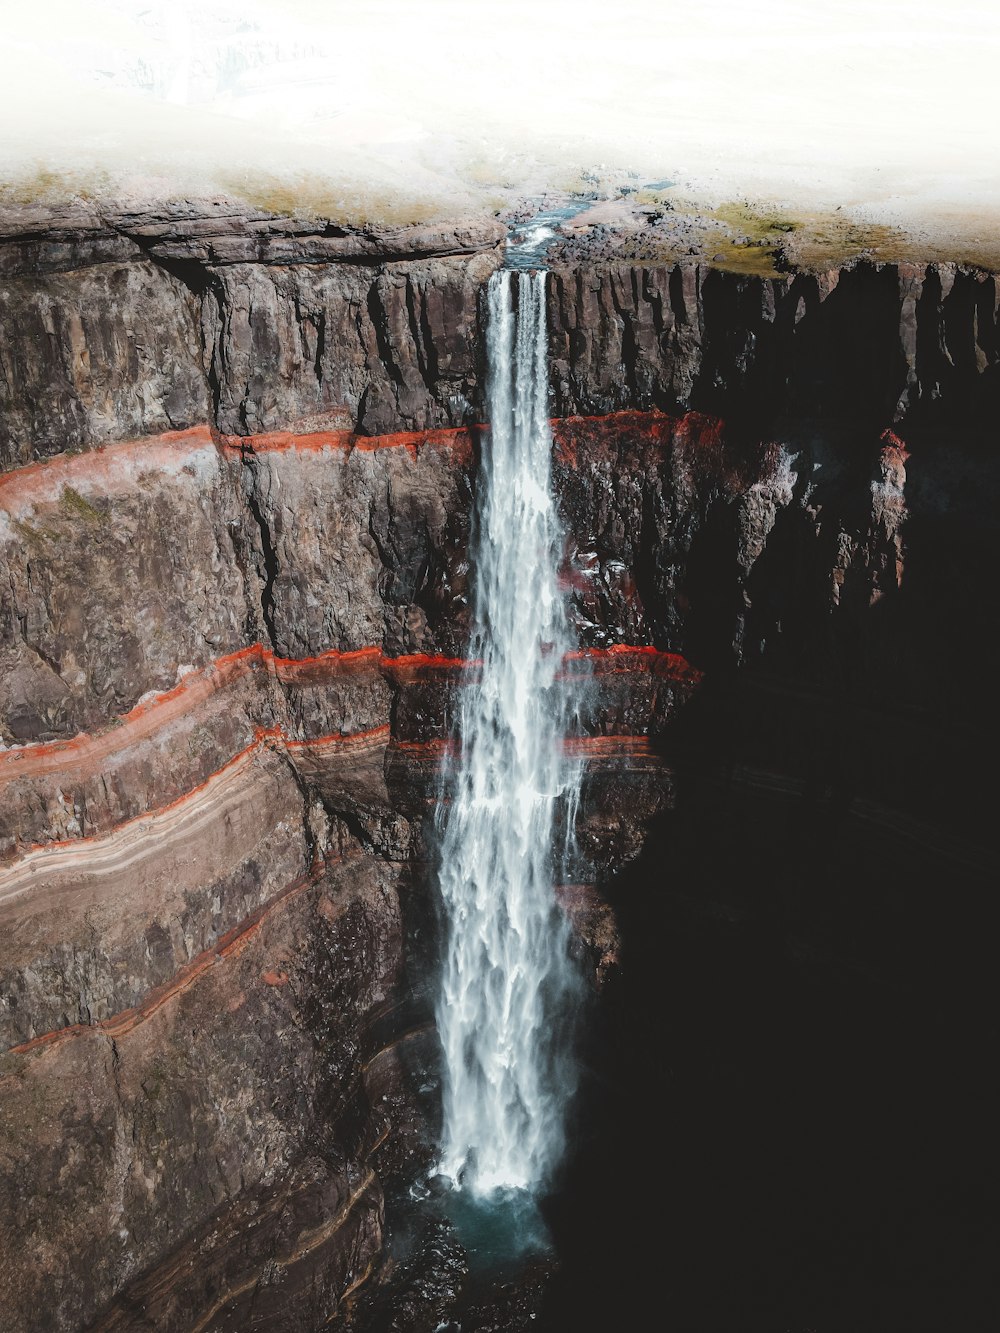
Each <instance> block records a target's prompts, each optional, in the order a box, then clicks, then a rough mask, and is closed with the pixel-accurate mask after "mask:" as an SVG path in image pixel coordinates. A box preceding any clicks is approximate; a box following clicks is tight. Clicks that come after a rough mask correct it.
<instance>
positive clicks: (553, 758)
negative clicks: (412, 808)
mask: <svg viewBox="0 0 1000 1333" xmlns="http://www.w3.org/2000/svg"><path fill="white" fill-rule="evenodd" d="M487 359H488V382H487V399H488V408H489V423H490V435H489V440H488V443H487V445H486V447H485V448H484V451H483V459H482V463H481V468H480V474H479V505H478V510H477V527H476V531H475V534H474V537H473V568H474V571H475V576H476V599H475V606H474V610H473V630H472V642H471V654H470V655H471V657H472V658H474V659H477V660H479V661H481V662H482V671H481V675H479V676H477V678H476V679H475V680H474V682H473V683H471V684H469V685H467V686H466V687H465V688H464V690H463V692H462V694H461V698H460V701H459V714H458V740H459V745H458V747H457V751H458V753H457V757H456V758H455V760H454V761H453V763H454V767H453V770H452V772H451V773H450V774H449V775H448V781H447V782H446V789H448V790H449V791H450V800H442V802H441V804H440V805H439V809H438V815H439V822H440V825H442V826H443V836H442V840H441V869H440V884H441V893H442V897H443V901H444V909H445V920H446V945H445V958H444V968H443V979H442V986H441V991H440V995H439V1001H438V1012H437V1021H438V1029H439V1032H440V1036H441V1041H442V1044H443V1049H444V1127H443V1149H442V1159H441V1163H440V1170H441V1172H442V1174H444V1175H445V1176H447V1177H449V1178H450V1179H451V1180H452V1182H454V1183H455V1184H456V1185H458V1184H461V1185H462V1186H463V1188H465V1189H468V1190H469V1191H471V1193H472V1194H473V1196H476V1197H483V1196H486V1195H490V1194H492V1193H494V1192H495V1191H497V1190H507V1189H510V1190H516V1189H522V1190H529V1191H530V1190H533V1189H534V1188H536V1187H538V1186H539V1185H541V1184H542V1183H543V1182H544V1181H545V1179H546V1176H547V1174H548V1173H549V1171H550V1169H551V1168H552V1167H553V1165H554V1164H555V1163H556V1161H557V1160H558V1157H559V1155H560V1152H561V1149H562V1144H563V1123H562V1122H563V1110H564V1104H565V1101H566V1098H567V1096H568V1093H569V1091H570V1078H569V1076H568V1068H569V1059H568V1052H567V1050H566V1046H567V1035H566V1031H567V1027H568V1022H567V1019H568V1016H569V1015H570V1014H571V1011H572V1009H573V1007H574V1000H575V985H576V978H575V973H574V970H573V967H572V964H571V962H570V960H569V957H568V952H567V944H568V927H567V924H566V921H565V917H564V914H563V912H562V911H561V910H560V908H559V907H558V905H557V903H556V900H555V876H556V875H557V874H558V873H559V871H560V870H561V864H562V861H563V860H564V858H565V855H566V853H567V851H568V846H567V842H568V839H569V837H571V830H572V827H573V820H574V816H575V813H576V803H577V797H578V794H579V784H580V769H579V765H578V764H577V763H576V762H574V761H570V760H568V759H567V758H566V757H565V755H564V753H563V738H564V736H565V735H566V734H567V731H568V729H569V727H570V725H571V724H572V721H573V714H574V712H575V701H574V698H573V694H572V690H571V687H570V683H569V682H567V681H566V680H561V681H557V677H558V676H559V674H560V670H561V667H562V662H563V655H564V653H565V652H566V651H567V650H568V648H569V647H570V643H569V636H568V629H567V621H566V606H565V601H564V598H563V596H562V593H561V591H560V589H559V584H558V568H559V563H560V559H561V555H562V531H561V527H560V523H559V518H558V515H557V513H556V509H555V504H554V501H553V496H552V487H551V475H550V473H551V454H552V434H551V431H550V428H549V422H548V402H547V385H548V363H547V350H546V318H545V273H544V272H511V271H510V270H501V271H500V272H498V273H495V274H494V275H493V277H492V278H491V280H490V284H489V289H488V331H487ZM560 812H561V814H562V818H561V819H560V817H559V816H560ZM560 824H561V825H562V827H563V829H564V830H569V831H570V832H569V833H567V832H565V831H564V833H563V835H562V837H561V838H560V839H559V841H560V842H561V843H562V844H563V845H562V847H561V848H559V849H557V848H556V847H555V846H554V844H555V842H556V840H557V829H558V827H559V826H560Z"/></svg>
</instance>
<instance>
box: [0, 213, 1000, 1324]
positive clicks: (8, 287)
mask: <svg viewBox="0 0 1000 1333" xmlns="http://www.w3.org/2000/svg"><path fill="white" fill-rule="evenodd" d="M502 236H503V230H502V228H501V227H500V225H499V224H498V223H495V222H493V221H492V220H487V221H484V222H481V223H475V224H469V223H467V224H461V225H458V226H455V227H442V228H434V229H429V228H408V229H401V230H400V231H398V232H395V233H392V232H382V233H379V232H375V231H373V230H364V229H356V230H351V229H345V228H338V227H333V226H327V225H322V224H314V225H310V224H306V223H302V222H299V221H297V220H294V219H289V218H276V217H274V216H271V215H268V214H264V213H260V214H252V213H247V212H245V211H244V212H240V211H238V210H234V209H232V208H230V207H227V206H225V205H222V204H220V205H218V206H214V207H211V208H207V209H206V208H204V207H197V208H196V207H194V206H186V205H185V206H176V207H173V208H170V209H164V210H162V211H159V212H148V213H141V212H131V213H130V212H125V211H123V212H120V213H114V214H109V213H106V212H105V213H98V212H96V211H88V210H87V209H85V208H83V207H82V206H78V207H74V208H67V209H66V210H64V211H61V212H59V211H51V210H50V211H42V210H17V211H14V212H9V213H7V214H5V215H4V216H3V217H2V219H0V331H2V340H0V468H2V469H3V471H2V472H0V789H2V802H0V922H2V926H3V930H2V938H3V941H4V943H3V949H2V954H0V1047H2V1050H3V1051H4V1052H5V1053H4V1054H2V1055H0V1198H2V1199H3V1202H4V1207H3V1209H2V1210H0V1228H3V1229H4V1241H3V1244H4V1251H5V1253H6V1254H7V1255H8V1262H7V1263H6V1264H5V1267H4V1272H3V1274H2V1276H0V1309H2V1310H3V1311H4V1313H5V1318H6V1325H5V1326H9V1327H11V1328H24V1329H58V1330H75V1329H81V1328H84V1327H92V1328H107V1329H112V1328H143V1327H150V1328H157V1329H177V1330H182V1329H192V1328H195V1327H197V1328H219V1329H221V1328H231V1327H239V1328H261V1329H264V1328H270V1327H274V1328H277V1327H280V1328H302V1329H303V1330H305V1329H313V1328H316V1327H318V1326H320V1325H321V1324H322V1323H323V1322H324V1321H325V1320H327V1319H328V1318H330V1317H332V1316H333V1315H334V1314H335V1313H336V1312H337V1310H338V1309H340V1310H346V1309H347V1308H348V1306H349V1304H350V1299H351V1293H352V1292H353V1291H354V1290H355V1289H356V1288H357V1287H358V1286H359V1284H361V1283H362V1282H363V1281H364V1279H365V1277H366V1276H367V1275H369V1274H370V1273H371V1272H372V1271H373V1269H374V1268H375V1266H376V1265H377V1263H378V1261H379V1256H380V1252H381V1244H382V1231H383V1191H384V1189H385V1188H387V1187H388V1185H390V1184H391V1183H392V1182H393V1181H398V1180H401V1179H403V1178H405V1176H406V1173H407V1172H413V1171H414V1170H416V1165H417V1163H418V1162H420V1161H421V1160H424V1159H425V1158H426V1154H427V1151H428V1148H427V1133H426V1124H425V1121H426V1108H425V1109H424V1110H421V1108H420V1107H419V1106H418V1105H417V1104H416V1101H415V1099H414V1093H413V1089H412V1083H413V1081H412V1080H408V1079H407V1077H406V1069H405V1065H406V1060H407V1058H409V1057H408V1056H406V1054H405V1053H406V1052H407V1051H411V1052H412V1051H416V1050H418V1049H419V1048H421V1044H423V1046H424V1047H426V1048H427V1049H428V1050H429V1049H430V1047H431V1046H432V1043H430V1042H429V1041H428V1039H427V1025H428V1022H429V1008H428V1004H427V995H426V989H427V985H428V959H429V958H430V957H432V955H433V947H432V944H430V943H429V941H431V940H432V938H433V934H434V909H433V898H432V890H431V883H432V876H431V875H429V873H428V868H429V866H430V865H431V864H432V861H433V846H432V839H431V837H430V829H429V819H430V815H431V812H432V810H433V805H434V801H435V799H436V794H437V777H436V772H437V764H438V759H439V757H440V754H441V750H442V747H443V746H444V745H446V744H448V743H449V736H450V730H449V699H450V696H451V692H452V691H453V689H454V686H455V683H456V681H458V680H460V679H461V678H462V676H463V674H464V673H467V672H470V671H474V670H475V669H476V668H475V664H474V663H468V662H465V661H463V651H464V645H465V640H466V631H467V624H468V602H469V597H470V593H471V589H470V571H469V569H468V563H467V545H468V534H469V524H470V521H471V513H472V506H473V497H474V488H475V478H476V458H477V455H478V452H479V451H480V450H481V449H482V448H484V447H488V441H487V439H486V437H485V434H484V432H483V430H482V428H481V425H480V424H479V423H480V422H481V417H482V398H483V395H482V379H483V366H482V346H483V337H482V333H483V330H482V319H483V312H482V305H481V299H480V294H481V291H482V288H483V285H484V283H485V280H486V278H487V276H488V275H489V273H490V272H491V271H492V270H493V268H494V267H495V266H496V265H497V264H498V263H500V262H501V259H502V251H501V248H500V243H501V240H502ZM998 303H1000V293H998V287H997V279H996V278H995V277H994V276H992V275H986V274H982V273H975V272H971V271H964V270H957V269H955V268H954V267H950V266H947V265H938V266H928V267H926V268H917V267H914V266H903V265H898V266H888V265H886V266H881V267H873V266H870V265H865V264H859V265H857V266H855V267H853V268H851V269H847V270H844V271H843V272H840V271H834V272H832V273H826V274H789V275H787V276H784V277H781V278H778V279H760V278H746V277H739V276H736V275H733V274H728V273H723V272H720V271H717V270H714V269H711V268H705V267H704V266H696V265H692V266H685V265H679V266H675V267H672V268H669V269H667V268H665V269H656V268H640V267H636V266H625V267H617V268H611V269H607V268H601V267H599V266H593V267H581V266H578V267H576V268H573V269H560V268H557V269H556V270H555V271H554V272H553V273H552V275H551V277H550V279H549V320H550V354H551V374H552V386H551V390H552V405H553V414H554V416H555V418H556V420H555V422H554V435H555V445H556V483H557V489H558V494H559V499H560V503H561V506H562V509H563V512H564V514H565V516H566V521H567V529H568V533H569V539H568V546H567V551H566V559H565V563H564V569H563V576H564V579H565V581H566V584H567V587H568V588H569V590H570V592H571V596H572V604H573V615H574V621H575V624H576V627H577V630H578V633H579V639H580V652H579V653H578V654H577V655H576V656H574V658H573V659H572V660H570V661H567V663H566V665H565V670H567V671H579V672H585V673H587V674H588V675H590V676H591V677H592V678H593V682H594V684H593V688H592V689H591V690H590V692H589V704H588V715H587V718H586V720H585V734H584V736H583V737H582V738H580V739H578V740H577V741H575V742H574V743H575V744H576V745H577V746H579V748H580V749H581V751H582V752H583V753H584V755H585V757H586V758H587V764H588V768H587V774H588V776H587V780H586V784H585V796H584V801H583V806H582V810H581V816H580V828H579V835H580V837H579V840H580V846H581V867H580V881H581V882H580V883H579V884H575V885H567V886H563V889H562V896H563V899H564V901H565V903H566V905H567V910H569V911H570V913H571V915H572V917H573V919H574V921H575V923H576V924H577V927H578V931H579V935H580V945H579V947H580V950H581V955H582V956H584V957H585V958H586V959H587V961H588V963H589V964H590V965H591V966H592V967H593V969H594V971H595V976H596V977H598V978H599V979H601V980H602V981H603V980H604V979H605V978H606V977H607V975H609V974H610V973H612V972H614V970H615V968H616V966H617V942H616V937H615V932H614V930H613V929H612V928H611V927H610V925H609V917H608V913H607V910H606V907H605V905H604V902H603V899H602V896H601V895H602V894H603V893H604V892H605V891H606V890H608V889H609V888H611V887H612V886H613V884H614V883H615V882H616V880H618V879H620V878H621V877H622V875H623V871H624V869H625V868H626V867H628V865H629V864H631V863H633V862H634V861H636V859H637V858H640V857H641V854H642V851H643V847H644V845H645V844H646V842H647V839H648V837H649V835H650V831H651V830H654V829H655V828H656V827H657V824H658V821H660V820H662V818H664V817H665V813H666V812H667V811H669V810H670V808H671V807H672V806H673V804H674V802H675V799H676V795H677V784H678V781H679V780H681V779H683V778H684V775H685V774H687V775H690V774H691V773H698V772H701V773H702V774H704V773H705V772H709V771H711V773H715V769H714V768H713V765H716V764H717V763H718V762H721V761H720V760H719V750H718V746H715V745H714V744H706V742H705V738H706V737H716V736H717V735H718V734H719V733H720V731H723V730H724V731H725V732H726V734H727V736H728V737H729V738H730V739H729V741H728V742H727V747H726V749H725V764H726V765H727V769H726V771H727V772H728V775H729V779H728V780H730V781H733V780H738V781H742V782H744V783H745V784H746V785H747V786H748V787H750V788H753V789H755V790H758V791H759V790H763V789H767V788H768V787H769V784H770V787H771V788H774V787H775V784H777V786H778V788H780V789H781V790H782V791H783V792H785V793H786V794H787V793H788V792H792V793H796V792H798V793H802V792H808V791H811V790H813V789H815V788H816V787H817V785H818V787H819V789H820V790H822V791H823V792H824V793H828V795H829V799H830V800H832V801H833V802H834V803H835V804H836V807H837V809H838V810H839V811H841V813H842V817H843V818H845V819H848V820H850V819H854V820H862V821H868V822H869V823H874V824H876V825H878V826H879V827H884V828H887V829H891V830H893V831H894V834H893V836H900V837H902V838H908V839H910V840H911V841H913V842H914V843H915V845H918V846H920V847H924V848H926V849H927V850H928V854H929V855H934V856H939V857H943V858H944V859H945V862H946V863H948V864H951V863H952V862H954V864H962V865H969V864H973V865H976V866H978V865H979V864H980V862H981V851H980V849H979V845H978V842H977V838H976V829H977V827H978V826H979V821H981V819H982V814H983V808H984V799H985V798H984V795H983V792H982V791H981V790H980V789H979V788H978V786H977V784H976V782H975V780H974V778H973V777H972V775H970V774H968V773H967V772H964V771H962V769H961V765H960V763H958V762H957V760H956V758H955V757H956V756H959V755H961V754H962V753H963V752H964V751H965V750H967V748H968V745H969V736H970V734H971V733H973V732H976V733H977V734H978V735H980V736H984V735H988V734H989V731H988V728H989V726H990V725H991V724H992V716H991V715H990V713H989V709H990V707H991V705H990V702H989V701H990V699H991V694H992V692H991V690H990V689H989V688H988V681H987V678H986V672H987V670H988V664H986V663H984V662H983V661H982V655H981V653H980V651H979V648H978V645H980V644H981V643H982V642H983V641H984V637H983V636H984V633H985V630H986V626H987V623H988V622H989V620H990V617H991V616H992V604H993V603H994V602H995V594H994V592H993V580H992V579H991V577H990V573H989V561H988V553H989V551H990V548H991V540H992V538H991V527H992V522H993V517H992V516H993V514H994V513H995V506H996V502H997V499H998V498H1000V497H998V496H997V494H996V491H997V485H998V482H997V478H998V470H997V467H996V463H995V461H994V458H993V456H992V445H991V441H990V438H989V434H988V431H989V424H990V423H991V422H992V421H993V420H994V419H995V418H994V415H993V414H994V413H995V408H996V399H997V387H998V376H997V362H998V359H1000V342H998V328H997V318H998V313H997V312H998ZM956 673H958V674H960V676H961V680H962V682H963V688H961V689H960V690H955V689H953V688H950V687H949V685H948V679H949V678H954V676H955V675H956ZM949 759H951V760H952V761H953V762H951V763H949ZM734 775H735V776H734ZM948 858H951V859H952V862H949V861H948ZM426 1060H427V1062H428V1068H431V1067H432V1065H433V1060H432V1057H431V1056H430V1055H427V1056H426ZM428 1077H430V1078H431V1079H432V1078H433V1074H431V1075H429V1076H428ZM431 1116H432V1113H431ZM422 1117H423V1119H422ZM421 1124H424V1129H423V1130H422V1129H421ZM422 1155H423V1156H422ZM279 1311H280V1313H279ZM234 1321H235V1322H234Z"/></svg>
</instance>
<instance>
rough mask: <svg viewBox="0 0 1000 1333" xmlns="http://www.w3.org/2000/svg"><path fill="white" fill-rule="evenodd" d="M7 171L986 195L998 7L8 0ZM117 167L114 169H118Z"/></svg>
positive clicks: (804, 196) (994, 172)
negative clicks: (616, 181) (613, 179)
mask: <svg viewBox="0 0 1000 1333" xmlns="http://www.w3.org/2000/svg"><path fill="white" fill-rule="evenodd" d="M0 17H2V24H0V32H2V34H3V36H2V39H0V40H2V47H0V175H2V177H3V178H4V179H6V180H8V181H9V180H11V179H14V178H17V177H21V178H26V177H30V176H31V175H33V174H35V173H37V172H38V171H39V170H42V171H45V172H47V173H52V172H55V173H56V174H57V175H59V176H61V177H64V178H65V179H66V180H67V181H69V182H73V183H79V182H81V181H86V180H87V179H88V178H90V179H94V180H100V181H103V182H104V183H105V186H106V188H110V187H111V186H113V187H114V188H116V189H119V190H121V189H126V188H127V189H131V190H132V191H134V192H136V193H139V194H143V193H149V192H152V193H159V194H163V193H164V192H167V193H171V192H177V191H187V192H204V191H206V190H217V189H226V188H229V187H231V186H232V185H233V183H234V182H240V181H251V180H254V179H256V180H260V181H263V182H265V183H273V182H274V181H275V180H281V179H284V180H286V181H288V182H289V183H290V184H292V185H293V186H294V185H295V183H296V182H299V183H302V182H308V183H309V187H310V188H314V189H318V188H320V186H321V185H323V186H329V187H330V189H331V190H332V197H333V196H338V195H339V197H340V198H342V199H343V201H345V205H349V204H350V201H351V199H352V198H355V197H356V198H361V197H362V196H364V197H367V198H368V199H369V200H372V199H374V200H378V199H379V198H383V197H386V196H390V195H393V194H395V195H398V196H399V197H405V198H407V199H410V198H422V199H424V200H425V201H437V202H438V203H439V204H440V205H441V207H442V208H444V209H446V210H447V209H448V208H455V207H461V206H465V205H470V204H471V205H475V204H480V205H481V203H482V202H483V201H484V200H487V201H488V200H489V199H490V198H491V197H492V195H493V193H495V192H496V190H497V189H498V188H500V187H505V186H507V187H514V188H517V187H521V186H523V187H524V188H529V189H536V188H538V187H539V186H540V185H544V184H546V183H548V184H550V185H553V186H565V185H572V184H575V183H577V181H578V177H579V173H580V172H581V171H590V172H595V173H597V174H598V175H600V174H601V173H602V172H611V171H615V170H621V171H624V170H631V171H634V172H635V173H637V176H636V179H638V180H640V181H645V180H647V179H649V180H657V179H662V178H669V179H673V180H677V181H679V182H680V183H681V185H682V186H683V188H685V189H690V190H692V191H694V192H695V193H697V194H701V195H704V196H705V197H712V196H714V197H716V198H719V197H732V196H733V195H735V194H741V193H750V194H762V195H767V196H771V197H774V198H780V199H784V200H786V201H790V202H796V201H802V202H808V203H814V202H815V203H840V204H846V205H848V206H857V207H862V208H864V207H867V208H868V209H869V210H874V211H876V212H878V211H879V210H881V212H882V213H883V214H885V215H886V216H894V217H895V216H900V217H905V216H906V215H907V214H914V215H918V216H919V215H921V214H922V213H924V214H925V213H927V212H928V211H933V210H940V211H948V210H962V209H969V208H979V207H987V206H989V207H991V208H992V207H995V206H996V205H997V204H998V202H1000V180H998V161H1000V153H998V148H1000V134H998V131H997V124H998V116H997V106H996V84H997V75H998V70H1000V5H998V4H997V3H995V2H994V3H989V4H977V3H968V2H967V0H956V2H955V3H952V4H948V5H945V4H931V3H927V2H926V0H913V2H910V3H904V2H903V0H866V2H865V3H853V0H827V2H826V3H818V2H817V0H811V2H810V3H794V2H793V0H759V2H758V3H748V0H683V2H682V0H621V2H620V3H613V2H612V0H601V2H600V3H591V0H576V3H572V4H571V3H568V2H567V0H535V2H534V3H530V4H528V3H520V2H519V0H511V3H505V4H497V3H494V2H493V0H466V2H465V3H455V2H454V0H351V2H350V3H341V0H322V3H321V2H320V0H240V3H231V2H230V0H201V2H200V3H194V2H193V0H86V2H84V0H0ZM109 183H110V184H109Z"/></svg>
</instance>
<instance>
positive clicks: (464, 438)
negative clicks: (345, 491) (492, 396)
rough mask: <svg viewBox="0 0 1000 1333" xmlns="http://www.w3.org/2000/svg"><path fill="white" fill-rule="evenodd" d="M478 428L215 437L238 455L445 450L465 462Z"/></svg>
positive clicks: (341, 431)
mask: <svg viewBox="0 0 1000 1333" xmlns="http://www.w3.org/2000/svg"><path fill="white" fill-rule="evenodd" d="M481 429H482V427H477V426H472V427H465V426H459V427H456V428H451V429H441V430H419V431H397V432H395V433H394V434H391V435H358V434H357V432H356V431H351V430H326V431H310V432H309V433H308V434H302V435H297V434H295V433H294V432H293V431H287V430H278V431H269V432H267V433H266V434H262V435H217V436H216V439H217V440H218V442H219V444H220V445H221V447H222V448H223V449H227V450H234V451H236V452H238V453H244V452H247V453H255V454H261V453H320V452H322V450H324V449H332V450H334V451H336V452H337V453H353V452H355V451H357V452H359V453H376V452H378V451H379V450H381V449H405V450H406V451H407V453H409V454H410V455H411V456H412V457H414V458H415V457H416V456H417V454H418V453H419V452H420V450H421V449H428V448H430V449H434V448H437V449H447V450H449V451H451V452H453V453H456V454H458V455H459V456H460V457H462V458H467V457H468V456H469V455H470V454H471V451H472V441H473V436H474V434H475V432H476V431H477V430H481Z"/></svg>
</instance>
